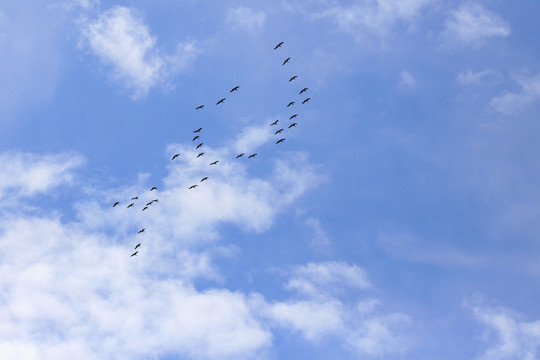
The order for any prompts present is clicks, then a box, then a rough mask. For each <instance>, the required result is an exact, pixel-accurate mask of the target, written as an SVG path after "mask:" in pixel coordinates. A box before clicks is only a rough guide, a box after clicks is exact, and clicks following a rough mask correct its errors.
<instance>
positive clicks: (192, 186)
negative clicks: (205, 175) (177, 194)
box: [189, 185, 199, 190]
mask: <svg viewBox="0 0 540 360" xmlns="http://www.w3.org/2000/svg"><path fill="white" fill-rule="evenodd" d="M197 186H199V185H191V186H190V187H189V189H190V190H191V189H195V188H196V187H197Z"/></svg>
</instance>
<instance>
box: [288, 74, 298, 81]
mask: <svg viewBox="0 0 540 360" xmlns="http://www.w3.org/2000/svg"><path fill="white" fill-rule="evenodd" d="M297 77H298V76H296V75H294V76H293V77H292V78H290V79H289V82H291V81H293V80H295V79H296V78H297Z"/></svg>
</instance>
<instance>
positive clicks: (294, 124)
mask: <svg viewBox="0 0 540 360" xmlns="http://www.w3.org/2000/svg"><path fill="white" fill-rule="evenodd" d="M296 125H298V123H292V124H291V125H289V129H290V128H292V127H295V126H296Z"/></svg>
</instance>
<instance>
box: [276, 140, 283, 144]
mask: <svg viewBox="0 0 540 360" xmlns="http://www.w3.org/2000/svg"><path fill="white" fill-rule="evenodd" d="M284 141H285V139H279V140H278V141H276V144H279V143H282V142H284Z"/></svg>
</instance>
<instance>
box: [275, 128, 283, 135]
mask: <svg viewBox="0 0 540 360" xmlns="http://www.w3.org/2000/svg"><path fill="white" fill-rule="evenodd" d="M282 131H283V129H279V130H278V131H276V132H275V133H274V135H277V134H279V133H280V132H282Z"/></svg>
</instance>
